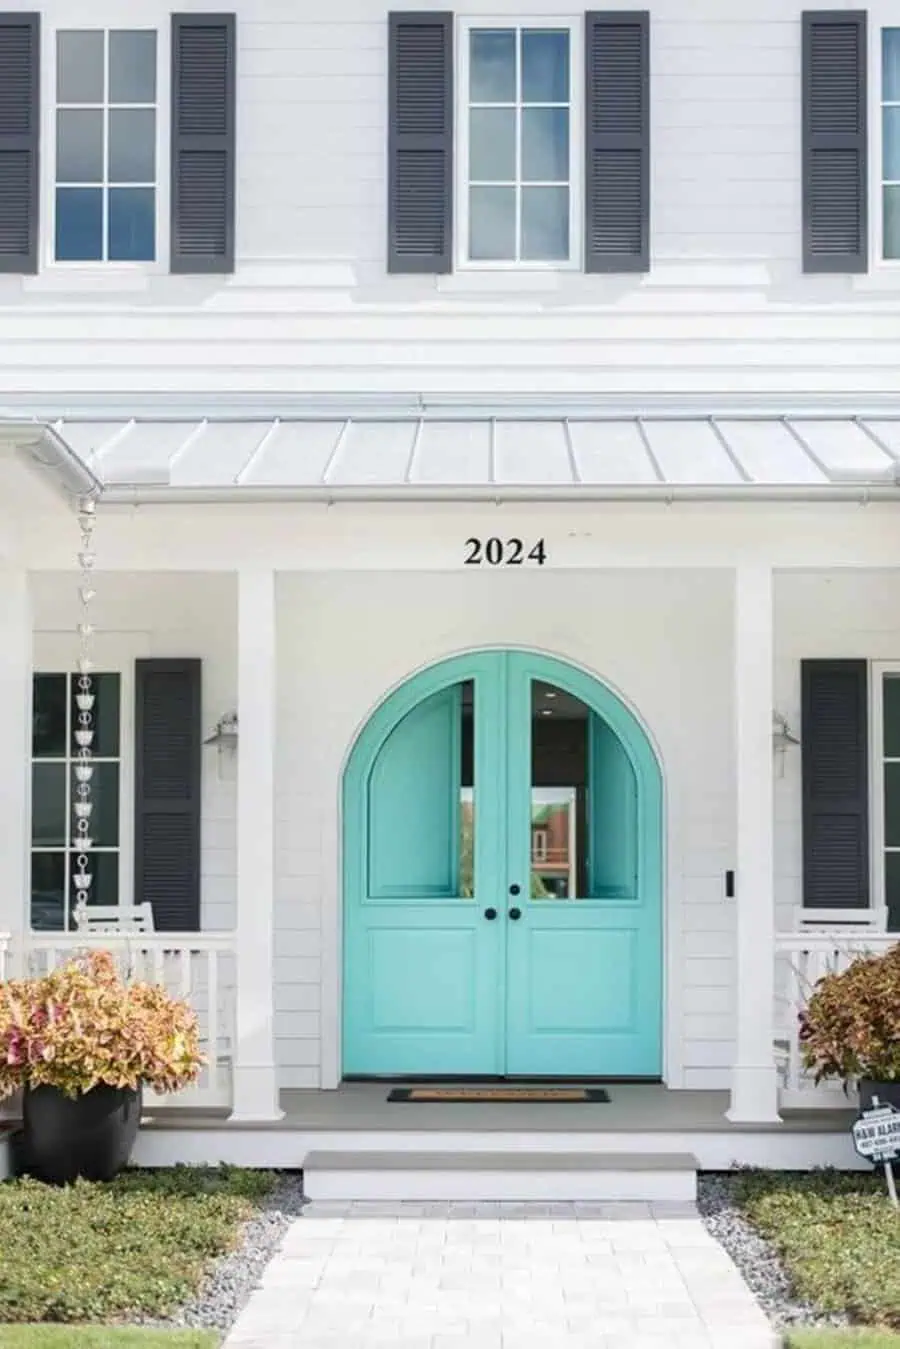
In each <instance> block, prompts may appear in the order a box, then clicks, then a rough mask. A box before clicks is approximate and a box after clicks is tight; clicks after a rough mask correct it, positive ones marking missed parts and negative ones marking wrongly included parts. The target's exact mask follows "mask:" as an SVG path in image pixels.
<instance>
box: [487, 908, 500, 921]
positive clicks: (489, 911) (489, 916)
mask: <svg viewBox="0 0 900 1349" xmlns="http://www.w3.org/2000/svg"><path fill="white" fill-rule="evenodd" d="M484 916H485V918H486V919H487V920H488V922H489V923H492V922H493V921H494V919H495V918H496V917H497V910H496V909H485V911H484Z"/></svg>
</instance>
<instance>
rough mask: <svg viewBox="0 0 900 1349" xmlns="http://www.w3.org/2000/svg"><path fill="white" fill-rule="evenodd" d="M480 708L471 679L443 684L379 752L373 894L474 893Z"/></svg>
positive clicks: (372, 816)
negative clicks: (476, 709)
mask: <svg viewBox="0 0 900 1349" xmlns="http://www.w3.org/2000/svg"><path fill="white" fill-rule="evenodd" d="M474 707H475V697H474V687H473V684H472V681H471V680H467V681H465V682H462V683H459V684H454V685H452V686H451V687H450V688H447V689H441V690H440V691H439V692H437V693H434V694H432V695H431V697H429V698H425V699H424V700H423V701H422V702H421V703H419V704H418V705H417V706H416V707H414V708H413V709H412V711H410V712H408V713H407V715H406V716H405V717H404V718H403V719H402V720H401V721H400V722H398V724H397V725H396V726H395V727H394V729H393V730H392V731H391V733H390V735H389V736H388V737H387V739H386V740H385V742H384V744H383V745H382V747H381V749H380V750H379V752H378V755H377V757H376V759H375V762H374V764H373V766H372V772H371V775H370V778H369V810H368V816H369V839H368V845H369V846H368V893H369V897H370V898H372V899H410V900H422V899H451V898H457V897H462V898H471V897H472V895H473V893H474V886H475V874H474V872H475V862H474V847H475V818H474V810H475V794H474V785H475V784H474V733H473V718H474Z"/></svg>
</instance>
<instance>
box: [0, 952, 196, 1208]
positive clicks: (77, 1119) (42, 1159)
mask: <svg viewBox="0 0 900 1349" xmlns="http://www.w3.org/2000/svg"><path fill="white" fill-rule="evenodd" d="M203 1063H204V1059H203V1056H202V1054H201V1053H200V1045H199V1033H198V1027H197V1019H196V1016H195V1015H194V1013H193V1011H192V1010H191V1009H190V1007H189V1006H188V1005H187V1003H186V1002H183V1001H181V1000H179V999H176V998H172V997H170V996H169V994H168V993H167V992H166V990H165V989H164V988H162V987H160V986H159V985H156V984H148V983H137V982H136V983H127V982H126V981H125V980H124V979H123V978H122V977H121V975H120V973H119V970H118V969H117V967H116V962H115V959H114V957H113V956H112V954H111V953H110V952H109V951H90V952H87V953H82V954H79V955H77V956H75V957H74V958H73V959H71V960H69V961H68V962H67V963H66V964H64V965H61V966H59V967H58V968H57V969H55V970H51V971H50V972H49V973H48V974H43V975H39V976H37V977H34V978H28V979H11V980H9V981H8V982H6V983H4V984H0V1100H3V1099H4V1098H5V1097H7V1096H9V1095H11V1094H12V1093H13V1092H15V1091H17V1090H18V1089H20V1088H21V1089H22V1120H23V1139H22V1144H23V1154H24V1160H25V1165H26V1167H27V1169H28V1170H29V1171H30V1172H31V1173H32V1174H33V1175H35V1176H37V1177H38V1178H39V1179H41V1180H45V1181H48V1182H51V1183H53V1184H66V1183H68V1182H70V1181H73V1180H75V1179H76V1178H77V1177H79V1176H83V1177H84V1178H85V1179H87V1180H111V1179H112V1177H113V1176H114V1175H116V1174H117V1173H118V1172H119V1171H120V1170H121V1169H122V1168H123V1167H124V1166H125V1165H126V1163H127V1161H128V1158H129V1156H130V1154H131V1150H132V1148H133V1146H134V1140H135V1137H136V1136H137V1129H138V1124H139V1122H140V1115H141V1088H142V1087H144V1086H149V1087H153V1088H154V1089H156V1090H157V1091H164V1092H168V1091H178V1090H179V1088H181V1087H184V1086H187V1085H188V1084H189V1083H191V1082H193V1081H195V1080H196V1078H197V1076H198V1074H199V1072H200V1069H201V1068H202V1066H203Z"/></svg>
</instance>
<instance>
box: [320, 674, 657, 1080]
mask: <svg viewBox="0 0 900 1349" xmlns="http://www.w3.org/2000/svg"><path fill="white" fill-rule="evenodd" d="M661 1020H662V790H661V780H660V773H659V767H658V764H657V761H656V758H655V755H654V753H653V750H652V748H651V746H650V744H649V742H648V740H647V737H646V735H645V733H644V732H643V730H642V728H641V727H640V725H639V723H638V722H637V721H636V719H635V717H634V716H633V715H632V713H631V712H630V711H629V710H628V709H627V708H626V707H625V705H624V704H623V703H622V702H621V701H620V700H619V699H618V698H616V697H615V695H614V694H612V693H611V692H610V691H609V690H608V689H607V688H605V687H604V686H603V685H602V684H600V683H599V682H597V681H596V680H593V679H591V678H590V677H589V676H587V675H585V674H583V673H582V672H580V671H578V670H575V669H574V668H572V667H571V666H568V665H566V664H565V663H563V662H560V661H556V660H552V659H550V658H549V657H546V656H538V655H531V654H528V653H525V652H513V651H484V652H478V653H474V654H472V655H468V656H460V657H456V658H454V659H452V660H448V661H444V662H442V663H441V664H440V665H437V666H434V667H432V668H431V669H429V670H426V671H424V672H423V673H422V674H420V675H417V676H416V677H415V678H414V679H412V680H410V681H409V682H408V683H407V684H405V685H403V687H402V688H400V689H399V690H397V692H395V693H394V694H392V695H391V697H390V698H388V699H387V701H386V702H385V703H384V704H382V706H381V707H380V708H379V709H378V710H377V712H376V713H375V714H374V715H373V717H372V719H371V720H370V722H369V724H368V725H367V726H366V728H365V729H364V731H363V732H362V734H361V735H360V737H359V740H358V741H357V743H356V745H355V747H354V750H353V753H352V755H351V758H350V762H349V764H348V766H347V770H346V773H345V778H344V1051H343V1066H344V1073H345V1074H347V1075H351V1076H354V1075H372V1076H378V1075H384V1076H411V1077H412V1076H432V1075H434V1076H448V1075H451V1074H453V1075H471V1076H481V1075H485V1076H494V1075H499V1076H503V1075H506V1076H529V1077H530V1076H535V1077H538V1076H540V1077H544V1076H551V1077H576V1076H598V1077H651V1078H652V1077H659V1076H660V1075H661V1071H662V1052H661Z"/></svg>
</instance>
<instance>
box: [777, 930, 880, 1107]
mask: <svg viewBox="0 0 900 1349" xmlns="http://www.w3.org/2000/svg"><path fill="white" fill-rule="evenodd" d="M800 1046H801V1049H802V1052H803V1060H804V1063H805V1065H806V1067H807V1068H808V1069H809V1070H810V1071H811V1072H813V1073H814V1075H815V1080H816V1081H817V1082H821V1081H823V1080H825V1079H827V1078H835V1079H839V1080H842V1081H844V1082H854V1081H860V1080H862V1079H868V1080H869V1081H871V1082H896V1081H900V944H898V945H896V946H892V947H890V949H889V950H887V951H885V952H884V954H883V955H878V956H861V957H860V958H859V959H857V960H855V961H854V962H853V964H852V965H850V966H849V967H848V968H847V969H846V970H844V971H842V973H840V974H828V975H826V976H825V977H824V978H823V979H820V980H819V981H818V982H817V984H816V985H815V988H814V989H813V991H812V994H811V996H810V998H809V1002H808V1004H807V1006H806V1008H805V1010H804V1011H802V1012H801V1013H800Z"/></svg>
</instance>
